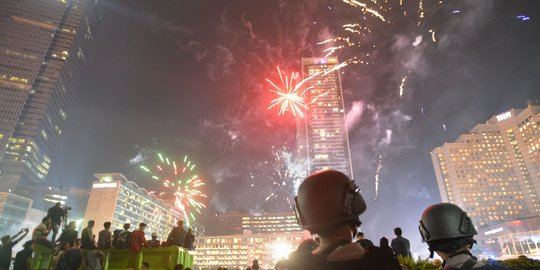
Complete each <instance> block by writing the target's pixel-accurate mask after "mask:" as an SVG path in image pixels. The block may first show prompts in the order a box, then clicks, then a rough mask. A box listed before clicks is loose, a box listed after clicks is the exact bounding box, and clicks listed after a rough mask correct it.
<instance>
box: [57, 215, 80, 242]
mask: <svg viewBox="0 0 540 270" xmlns="http://www.w3.org/2000/svg"><path fill="white" fill-rule="evenodd" d="M76 227H77V223H75V221H71V222H69V224H68V225H67V226H66V229H65V230H64V231H63V232H62V234H60V237H58V242H62V241H64V242H68V243H69V246H70V247H72V246H73V245H74V244H75V240H76V239H77V235H79V232H78V231H76V230H75V228H76Z"/></svg>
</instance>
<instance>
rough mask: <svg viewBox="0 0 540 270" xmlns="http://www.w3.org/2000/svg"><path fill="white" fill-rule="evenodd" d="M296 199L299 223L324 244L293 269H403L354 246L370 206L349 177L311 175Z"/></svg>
mask: <svg viewBox="0 0 540 270" xmlns="http://www.w3.org/2000/svg"><path fill="white" fill-rule="evenodd" d="M294 200H295V212H296V217H297V220H298V223H299V224H300V226H301V227H302V229H304V230H308V231H309V232H310V233H312V234H317V235H318V237H319V238H320V245H319V246H318V247H317V249H315V250H314V251H313V252H312V253H311V254H308V256H305V257H302V259H301V260H294V259H293V260H291V261H290V262H289V270H300V269H302V270H303V269H333V270H342V269H385V270H394V269H395V270H401V267H400V265H399V264H398V263H397V262H388V261H387V260H380V259H378V258H376V257H373V256H371V255H370V254H371V253H370V252H367V251H366V250H365V249H364V248H363V247H362V246H361V245H359V244H356V243H353V237H355V236H356V232H357V228H358V226H360V224H361V222H360V219H359V215H360V214H362V213H363V212H364V211H365V210H366V203H365V202H364V199H363V198H362V195H361V194H360V192H359V190H358V186H356V184H355V183H354V181H352V180H350V179H349V177H347V176H346V175H345V174H343V173H341V172H338V171H334V170H326V171H320V172H317V173H315V174H312V175H310V176H309V177H307V178H306V179H305V180H304V181H303V182H302V183H301V184H300V187H299V188H298V195H297V196H296V197H295V199H294ZM373 248H374V249H376V247H373Z"/></svg>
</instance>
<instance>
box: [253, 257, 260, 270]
mask: <svg viewBox="0 0 540 270" xmlns="http://www.w3.org/2000/svg"><path fill="white" fill-rule="evenodd" d="M251 269H252V270H259V260H257V259H255V260H253V263H252V264H251Z"/></svg>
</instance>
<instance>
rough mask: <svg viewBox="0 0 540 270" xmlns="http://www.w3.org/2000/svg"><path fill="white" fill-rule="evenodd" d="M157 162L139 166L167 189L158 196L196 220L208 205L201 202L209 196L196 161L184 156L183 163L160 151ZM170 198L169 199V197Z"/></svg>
mask: <svg viewBox="0 0 540 270" xmlns="http://www.w3.org/2000/svg"><path fill="white" fill-rule="evenodd" d="M157 156H158V159H157V163H156V164H154V165H152V166H145V165H141V166H139V167H140V168H141V170H143V171H144V172H145V173H146V174H147V175H149V176H150V178H151V179H152V180H154V181H160V182H161V183H162V185H163V187H164V188H165V189H166V191H164V192H161V193H159V195H158V197H162V198H166V199H165V200H166V201H171V202H173V204H174V206H176V208H178V210H180V212H182V213H183V214H184V216H185V217H186V219H187V222H188V224H189V219H191V220H192V221H194V220H195V213H199V214H200V213H201V209H202V208H206V205H205V204H203V203H202V202H201V200H203V199H205V198H206V197H207V196H206V195H205V194H203V193H202V191H201V188H202V187H204V186H205V183H204V182H203V181H202V180H201V178H200V177H199V176H198V175H197V174H195V163H193V162H192V161H190V160H189V159H188V156H187V155H186V156H184V159H183V162H182V163H177V162H176V161H175V160H172V159H169V158H168V157H167V156H165V155H163V154H161V153H158V154H157ZM167 198H168V199H167Z"/></svg>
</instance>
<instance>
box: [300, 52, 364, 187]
mask: <svg viewBox="0 0 540 270" xmlns="http://www.w3.org/2000/svg"><path fill="white" fill-rule="evenodd" d="M338 65H339V62H338V59H337V58H336V57H328V58H302V76H303V78H304V79H306V78H309V79H308V80H307V81H306V82H305V83H304V87H305V89H304V90H305V96H304V99H305V101H306V103H307V106H308V108H309V109H308V110H306V112H305V117H304V118H301V117H298V118H297V125H296V131H297V132H296V139H297V149H296V150H297V155H298V158H299V159H300V160H302V161H303V162H304V163H305V165H306V172H305V173H306V175H307V174H311V173H313V172H317V171H320V170H324V169H335V170H338V171H341V172H343V173H345V174H346V175H348V176H349V177H351V178H352V177H353V173H352V165H351V155H350V148H349V137H348V134H347V127H346V125H345V111H344V101H343V91H342V88H341V76H340V70H339V68H337V66H338Z"/></svg>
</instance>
